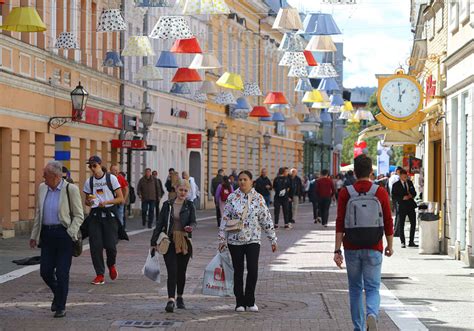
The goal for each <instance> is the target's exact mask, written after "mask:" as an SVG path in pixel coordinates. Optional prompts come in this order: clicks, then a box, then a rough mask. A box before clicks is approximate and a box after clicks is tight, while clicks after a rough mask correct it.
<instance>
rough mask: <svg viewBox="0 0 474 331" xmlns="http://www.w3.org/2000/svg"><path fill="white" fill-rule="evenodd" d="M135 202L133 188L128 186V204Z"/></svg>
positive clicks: (135, 197)
mask: <svg viewBox="0 0 474 331" xmlns="http://www.w3.org/2000/svg"><path fill="white" fill-rule="evenodd" d="M136 200H137V196H136V195H135V189H134V188H133V186H132V185H129V186H128V201H129V202H130V203H135V201H136Z"/></svg>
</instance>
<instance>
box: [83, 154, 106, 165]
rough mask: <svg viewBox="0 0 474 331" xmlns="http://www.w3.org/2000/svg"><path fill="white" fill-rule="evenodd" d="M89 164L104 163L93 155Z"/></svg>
mask: <svg viewBox="0 0 474 331" xmlns="http://www.w3.org/2000/svg"><path fill="white" fill-rule="evenodd" d="M86 163H87V164H92V163H98V164H101V163H102V160H101V159H100V157H98V156H97V155H93V156H91V157H90V158H89V161H87V162H86Z"/></svg>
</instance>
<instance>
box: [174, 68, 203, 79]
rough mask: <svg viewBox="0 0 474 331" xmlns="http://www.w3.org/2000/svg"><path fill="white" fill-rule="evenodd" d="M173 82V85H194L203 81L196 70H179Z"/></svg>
mask: <svg viewBox="0 0 474 331" xmlns="http://www.w3.org/2000/svg"><path fill="white" fill-rule="evenodd" d="M171 81H172V82H173V83H192V82H200V81H202V79H201V76H199V73H198V72H197V70H195V69H189V68H179V69H178V70H177V71H176V73H175V74H174V77H173V79H172V80H171Z"/></svg>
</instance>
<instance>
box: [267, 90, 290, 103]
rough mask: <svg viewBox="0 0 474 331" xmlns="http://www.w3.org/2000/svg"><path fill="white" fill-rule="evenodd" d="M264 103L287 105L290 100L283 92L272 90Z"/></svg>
mask: <svg viewBox="0 0 474 331" xmlns="http://www.w3.org/2000/svg"><path fill="white" fill-rule="evenodd" d="M263 103H264V104H266V105H275V104H277V105H286V104H287V103H288V100H286V98H285V96H284V95H283V93H282V92H270V93H268V94H267V96H266V97H265V101H263Z"/></svg>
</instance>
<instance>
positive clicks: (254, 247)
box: [219, 170, 277, 312]
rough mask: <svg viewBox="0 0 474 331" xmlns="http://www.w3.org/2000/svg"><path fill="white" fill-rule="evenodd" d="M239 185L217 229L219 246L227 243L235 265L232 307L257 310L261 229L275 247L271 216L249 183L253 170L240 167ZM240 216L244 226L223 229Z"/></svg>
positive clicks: (221, 248)
mask: <svg viewBox="0 0 474 331" xmlns="http://www.w3.org/2000/svg"><path fill="white" fill-rule="evenodd" d="M238 181H239V188H238V189H237V190H236V191H235V192H234V193H232V194H231V195H229V197H228V199H227V203H226V206H225V208H224V214H223V215H222V222H221V226H220V229H219V250H223V249H224V247H225V246H226V245H227V246H228V247H229V251H230V255H231V256H232V264H233V266H234V294H235V298H236V301H237V304H236V307H235V310H236V311H237V312H243V311H245V310H246V309H247V308H248V309H249V311H251V312H257V311H258V307H257V305H256V304H255V287H256V285H257V278H258V257H259V253H260V238H261V233H262V229H263V231H265V233H266V235H267V238H268V239H269V240H270V242H271V245H272V251H273V252H275V251H276V250H277V238H276V235H275V229H274V226H273V221H272V217H271V215H270V212H269V210H268V208H267V205H266V204H265V199H264V198H263V196H262V195H260V194H259V193H257V191H255V189H254V188H253V187H252V184H253V183H252V174H251V173H250V172H249V171H246V170H245V171H242V172H241V173H240V174H239V177H238ZM236 219H241V220H242V222H243V228H242V229H241V230H237V231H226V224H227V223H228V222H229V221H231V220H236ZM245 258H247V281H246V287H245V292H244V259H245Z"/></svg>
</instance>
